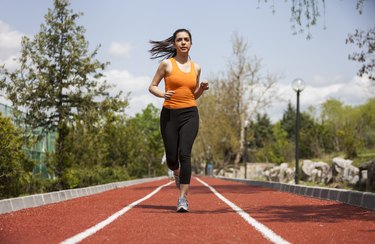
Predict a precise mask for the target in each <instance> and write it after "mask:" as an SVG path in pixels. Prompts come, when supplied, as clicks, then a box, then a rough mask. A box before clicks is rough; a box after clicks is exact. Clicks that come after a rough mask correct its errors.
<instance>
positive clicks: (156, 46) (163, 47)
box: [148, 29, 192, 59]
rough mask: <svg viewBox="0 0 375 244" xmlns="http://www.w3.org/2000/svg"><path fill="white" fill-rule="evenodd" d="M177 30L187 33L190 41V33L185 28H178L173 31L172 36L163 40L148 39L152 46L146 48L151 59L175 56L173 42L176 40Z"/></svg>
mask: <svg viewBox="0 0 375 244" xmlns="http://www.w3.org/2000/svg"><path fill="white" fill-rule="evenodd" d="M179 32H186V33H188V34H189V37H190V41H191V42H192V38H191V33H190V31H189V30H187V29H178V30H176V31H175V32H174V33H173V36H171V37H169V38H167V39H165V40H163V41H150V43H151V45H152V48H151V49H150V50H148V51H149V52H150V53H151V59H158V58H161V59H168V58H172V57H174V56H176V49H175V48H174V46H173V44H174V42H175V41H176V36H177V34H178V33H179Z"/></svg>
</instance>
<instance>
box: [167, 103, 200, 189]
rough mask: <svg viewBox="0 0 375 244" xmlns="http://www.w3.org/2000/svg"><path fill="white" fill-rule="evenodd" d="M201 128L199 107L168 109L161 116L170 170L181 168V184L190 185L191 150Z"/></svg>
mask: <svg viewBox="0 0 375 244" xmlns="http://www.w3.org/2000/svg"><path fill="white" fill-rule="evenodd" d="M198 128H199V115H198V109H197V107H190V108H179V109H168V108H165V107H163V109H162V110H161V114H160V130H161V135H162V137H163V141H164V148H165V154H166V158H167V165H168V168H169V169H171V170H176V169H178V168H180V183H181V184H190V178H191V150H192V147H193V143H194V140H195V137H196V136H197V133H198Z"/></svg>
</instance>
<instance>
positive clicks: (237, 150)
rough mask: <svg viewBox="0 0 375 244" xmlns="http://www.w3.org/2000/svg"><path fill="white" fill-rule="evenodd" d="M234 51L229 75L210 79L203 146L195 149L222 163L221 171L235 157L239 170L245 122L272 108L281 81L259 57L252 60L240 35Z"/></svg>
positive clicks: (203, 117) (200, 140)
mask: <svg viewBox="0 0 375 244" xmlns="http://www.w3.org/2000/svg"><path fill="white" fill-rule="evenodd" d="M232 50H233V52H232V57H231V58H230V59H229V60H228V66H227V70H226V72H224V73H223V74H222V75H221V76H218V77H213V78H212V79H210V83H211V84H212V85H211V87H212V88H211V89H210V90H209V92H208V93H206V94H205V95H204V97H202V98H200V99H199V109H200V116H201V125H200V133H199V136H198V138H197V140H196V141H197V143H196V144H198V145H200V146H198V148H199V149H198V148H197V147H195V148H196V150H197V151H198V155H200V157H206V160H207V159H208V158H210V160H211V157H214V158H212V160H215V162H216V163H217V164H219V162H220V170H225V168H227V166H228V164H230V162H231V161H232V160H233V157H234V161H233V164H234V168H235V169H236V168H237V167H238V164H239V162H240V160H241V158H242V154H243V144H244V128H245V121H246V120H250V119H251V118H253V117H254V116H255V115H256V114H257V112H259V111H261V110H262V109H264V108H266V107H267V106H269V105H270V103H271V100H272V99H274V98H275V97H276V96H275V91H276V90H275V89H276V82H277V80H278V78H279V77H278V75H275V74H271V73H268V72H265V71H264V70H263V68H262V62H261V60H260V59H259V58H258V57H256V56H255V55H254V56H252V57H250V56H249V54H248V53H249V46H248V43H247V42H246V41H245V40H244V39H243V38H242V37H240V36H239V35H237V34H234V36H233V39H232ZM215 128H216V129H215ZM214 155H216V156H214Z"/></svg>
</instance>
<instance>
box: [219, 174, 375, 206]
mask: <svg viewBox="0 0 375 244" xmlns="http://www.w3.org/2000/svg"><path fill="white" fill-rule="evenodd" d="M216 178H218V179H222V180H230V181H236V182H242V183H245V184H248V185H251V186H260V187H265V188H272V189H275V190H278V191H283V192H289V193H293V194H298V195H303V196H307V197H313V198H319V199H324V200H333V201H337V202H342V203H345V204H349V205H353V206H357V207H361V208H366V209H370V210H373V211H375V193H371V192H360V191H350V190H344V189H335V188H325V187H314V186H303V185H293V184H285V183H278V182H268V181H255V180H245V179H236V178H227V177H216Z"/></svg>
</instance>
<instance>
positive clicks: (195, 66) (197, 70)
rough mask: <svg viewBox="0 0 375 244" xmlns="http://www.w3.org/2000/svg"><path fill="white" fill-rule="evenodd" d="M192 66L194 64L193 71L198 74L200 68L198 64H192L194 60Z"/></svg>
mask: <svg viewBox="0 0 375 244" xmlns="http://www.w3.org/2000/svg"><path fill="white" fill-rule="evenodd" d="M192 62H193V64H194V69H195V71H196V72H197V73H200V71H201V66H200V65H199V64H197V63H196V62H194V60H192Z"/></svg>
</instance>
